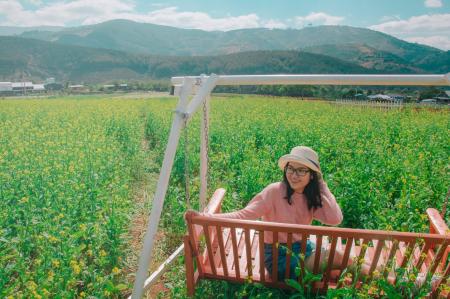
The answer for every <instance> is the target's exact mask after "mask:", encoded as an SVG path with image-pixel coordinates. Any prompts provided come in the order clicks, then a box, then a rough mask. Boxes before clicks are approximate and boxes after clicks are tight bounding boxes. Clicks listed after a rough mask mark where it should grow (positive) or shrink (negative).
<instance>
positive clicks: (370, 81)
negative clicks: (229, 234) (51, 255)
mask: <svg viewBox="0 0 450 299" xmlns="http://www.w3.org/2000/svg"><path fill="white" fill-rule="evenodd" d="M171 82H172V84H173V85H174V86H175V90H176V94H177V95H178V96H179V101H178V105H177V107H176V109H175V118H174V120H173V122H172V127H171V129H170V134H169V139H168V142H167V147H166V151H165V154H164V160H163V164H162V167H161V172H160V175H159V179H158V184H157V187H156V192H155V196H154V199H153V202H152V210H151V213H150V216H149V221H148V227H147V232H146V234H145V237H144V244H143V248H142V251H141V255H140V258H139V266H138V271H137V273H136V279H135V283H134V287H133V293H132V295H131V298H133V299H138V298H141V297H142V295H143V294H144V292H145V291H146V289H148V287H149V286H150V285H151V282H152V281H154V280H155V279H156V278H158V277H159V276H160V275H161V273H162V271H163V270H164V269H165V268H167V266H168V264H169V263H170V262H171V261H173V260H174V259H175V258H176V256H178V255H179V254H180V253H181V252H182V250H183V245H181V246H180V247H179V248H178V249H177V250H176V251H175V252H174V253H173V254H172V255H171V256H170V257H169V259H168V260H167V261H166V262H165V263H164V264H163V265H161V266H160V267H159V269H158V270H157V271H156V272H155V273H153V274H152V275H151V276H150V277H149V278H147V272H148V267H149V265H150V262H151V255H152V251H153V245H154V237H155V235H156V232H157V229H158V225H159V221H160V217H161V211H162V207H163V203H164V199H165V195H166V191H167V187H168V184H169V178H170V173H171V170H172V166H173V162H174V158H175V152H176V149H177V147H178V141H179V139H180V135H181V130H182V129H183V127H184V125H185V123H186V121H187V120H189V119H190V118H191V117H192V116H193V115H194V113H195V112H196V111H197V110H198V109H199V107H201V105H202V104H203V103H205V104H206V109H205V112H204V113H205V114H206V115H205V116H204V117H203V118H202V125H201V132H200V134H201V138H200V140H201V144H200V182H201V184H200V207H202V208H203V207H204V206H205V205H206V197H207V183H208V182H207V165H208V161H207V157H208V156H207V142H206V139H205V138H206V134H207V132H206V131H207V129H208V126H209V123H208V119H209V104H208V103H209V98H210V94H211V92H212V90H213V89H214V87H216V86H218V85H372V86H373V85H380V86H381V85H391V86H449V85H450V73H447V74H443V75H233V76H223V75H220V76H218V75H215V74H211V75H210V76H205V75H202V76H188V77H173V78H172V80H171ZM192 93H195V95H194V97H193V98H192V99H191V100H190V101H189V97H190V95H191V94H192ZM205 122H206V123H205Z"/></svg>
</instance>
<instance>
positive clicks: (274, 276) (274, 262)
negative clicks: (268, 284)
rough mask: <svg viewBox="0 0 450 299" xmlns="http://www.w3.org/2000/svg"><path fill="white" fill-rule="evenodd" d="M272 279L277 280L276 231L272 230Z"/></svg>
mask: <svg viewBox="0 0 450 299" xmlns="http://www.w3.org/2000/svg"><path fill="white" fill-rule="evenodd" d="M272 234H273V243H272V281H274V282H278V232H277V231H272Z"/></svg>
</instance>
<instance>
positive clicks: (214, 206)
mask: <svg viewBox="0 0 450 299" xmlns="http://www.w3.org/2000/svg"><path fill="white" fill-rule="evenodd" d="M225 192H226V190H225V189H223V188H219V189H217V190H216V191H215V192H214V194H213V196H212V197H211V200H210V201H209V203H208V205H207V206H206V207H205V209H204V210H203V212H205V213H211V214H216V213H219V212H220V211H221V208H222V200H223V198H224V197H225Z"/></svg>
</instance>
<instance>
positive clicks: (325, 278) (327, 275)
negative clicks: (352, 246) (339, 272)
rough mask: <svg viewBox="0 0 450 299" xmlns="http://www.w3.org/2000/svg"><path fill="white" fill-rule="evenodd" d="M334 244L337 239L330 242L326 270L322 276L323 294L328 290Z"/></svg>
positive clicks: (334, 249) (334, 251)
mask: <svg viewBox="0 0 450 299" xmlns="http://www.w3.org/2000/svg"><path fill="white" fill-rule="evenodd" d="M336 244H337V237H333V239H332V240H331V247H330V254H329V255H328V263H327V269H326V270H325V273H324V276H323V287H322V291H323V292H326V291H327V289H328V281H329V279H330V274H331V269H332V268H333V260H334V255H335V253H336Z"/></svg>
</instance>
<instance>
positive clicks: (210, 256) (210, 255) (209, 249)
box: [203, 225, 217, 275]
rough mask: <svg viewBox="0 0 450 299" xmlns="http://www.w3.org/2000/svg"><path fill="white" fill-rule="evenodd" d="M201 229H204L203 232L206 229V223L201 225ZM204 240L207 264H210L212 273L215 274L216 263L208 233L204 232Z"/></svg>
mask: <svg viewBox="0 0 450 299" xmlns="http://www.w3.org/2000/svg"><path fill="white" fill-rule="evenodd" d="M203 231H205V232H207V231H208V226H207V225H203ZM205 240H206V249H207V252H208V259H209V264H210V267H211V271H212V272H213V274H214V275H217V271H216V265H215V264H214V254H213V250H212V245H211V239H210V235H209V234H205Z"/></svg>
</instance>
